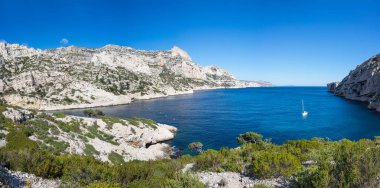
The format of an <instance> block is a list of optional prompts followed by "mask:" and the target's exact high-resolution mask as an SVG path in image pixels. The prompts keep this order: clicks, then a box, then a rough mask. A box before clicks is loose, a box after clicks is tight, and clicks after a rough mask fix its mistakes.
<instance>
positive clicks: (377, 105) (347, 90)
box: [327, 54, 380, 112]
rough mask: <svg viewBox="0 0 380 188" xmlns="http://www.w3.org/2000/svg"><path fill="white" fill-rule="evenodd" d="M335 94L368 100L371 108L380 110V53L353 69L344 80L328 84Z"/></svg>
mask: <svg viewBox="0 0 380 188" xmlns="http://www.w3.org/2000/svg"><path fill="white" fill-rule="evenodd" d="M327 87H328V90H329V91H330V92H332V93H334V94H335V95H338V96H342V97H345V98H347V99H352V100H358V101H363V102H368V103H369V105H368V107H369V108H370V109H375V110H377V111H379V112H380V54H378V55H376V56H373V57H371V58H370V59H368V60H367V61H365V62H364V63H363V64H361V65H359V66H357V67H356V69H355V70H352V71H351V72H350V73H349V74H348V75H347V76H346V77H345V78H344V79H343V80H342V81H340V82H333V83H329V84H328V85H327Z"/></svg>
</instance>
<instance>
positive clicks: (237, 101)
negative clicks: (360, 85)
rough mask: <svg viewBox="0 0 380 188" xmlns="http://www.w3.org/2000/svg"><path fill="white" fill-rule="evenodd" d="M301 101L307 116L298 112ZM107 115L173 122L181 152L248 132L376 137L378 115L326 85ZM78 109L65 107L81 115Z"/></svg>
mask: <svg viewBox="0 0 380 188" xmlns="http://www.w3.org/2000/svg"><path fill="white" fill-rule="evenodd" d="M302 99H303V100H304V103H305V108H306V111H308V112H309V116H308V117H307V118H303V117H302V115H301V100H302ZM99 109H101V110H103V111H104V112H105V113H106V115H108V116H115V117H123V118H130V117H146V118H151V119H153V120H155V121H157V122H160V123H165V124H169V125H173V126H176V127H177V128H178V129H179V131H178V133H177V135H176V137H175V139H174V140H172V141H170V144H172V145H173V146H176V147H177V148H179V149H180V150H183V151H184V152H185V153H186V152H187V150H186V148H187V145H188V144H189V143H190V142H194V141H200V142H202V143H203V144H204V146H205V148H206V149H208V148H213V149H219V148H221V147H236V146H238V144H237V142H236V137H237V136H238V135H239V134H241V133H245V132H247V131H254V132H258V133H260V134H262V135H264V137H265V138H272V141H273V142H275V143H283V142H284V141H286V140H289V139H308V138H312V137H328V138H330V139H332V140H338V139H342V138H348V139H352V140H358V139H360V138H373V136H375V135H380V114H378V113H376V112H374V111H369V110H368V109H367V108H366V105H365V104H363V103H360V102H355V101H349V100H346V99H343V98H340V97H336V96H334V95H332V94H330V93H328V92H327V89H326V87H265V88H246V89H219V90H207V91H196V92H194V93H193V94H187V95H179V96H171V97H166V98H159V99H151V100H141V101H136V102H133V103H131V104H128V105H120V106H111V107H101V108H99ZM82 111H83V109H74V110H65V111H62V112H64V113H66V114H72V115H80V116H83V113H82Z"/></svg>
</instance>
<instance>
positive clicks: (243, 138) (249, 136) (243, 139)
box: [237, 132, 263, 144]
mask: <svg viewBox="0 0 380 188" xmlns="http://www.w3.org/2000/svg"><path fill="white" fill-rule="evenodd" d="M237 141H238V142H239V143H240V144H244V143H252V144H259V143H261V142H262V141H263V136H262V135H261V134H258V133H254V132H247V133H244V134H241V135H239V137H238V138H237Z"/></svg>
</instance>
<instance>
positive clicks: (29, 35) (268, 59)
mask: <svg viewBox="0 0 380 188" xmlns="http://www.w3.org/2000/svg"><path fill="white" fill-rule="evenodd" d="M379 10H380V1H376V0H356V1H350V0H345V1H343V0H335V1H333V0H314V1H307V0H303V1H301V0H287V1H284V0H251V1H248V0H247V1H243V0H241V1H238V0H234V1H232V0H231V1H223V0H218V1H216V0H215V1H206V0H203V1H202V0H188V1H181V0H171V1H169V0H163V1H159V0H151V1H148V0H135V1H112V0H108V1H107V0H103V1H96V0H91V1H90V0H88V1H80V0H77V1H70V0H65V1H63V0H62V1H55V0H46V1H38V0H36V1H32V0H23V1H21V0H0V40H5V41H7V42H9V43H20V44H26V45H28V46H30V47H34V48H42V49H46V48H55V47H59V46H64V45H66V46H67V45H75V46H81V47H101V46H104V45H106V44H118V45H123V46H131V47H133V48H137V49H146V50H158V49H170V48H171V47H172V46H174V45H177V46H179V47H181V48H183V49H184V50H186V51H187V52H188V53H189V54H190V55H191V57H192V58H193V60H194V61H196V62H197V63H198V64H200V65H217V66H220V67H223V68H226V69H228V70H229V71H231V72H232V73H233V74H234V75H236V77H237V78H239V79H244V80H266V81H271V82H273V83H274V84H277V85H325V84H326V83H327V82H330V81H335V80H340V79H342V78H343V77H344V76H345V75H346V74H347V73H348V72H349V71H350V70H351V69H354V68H355V67H356V65H358V64H360V63H362V62H363V61H364V60H366V59H368V58H369V57H371V56H373V55H375V54H377V53H380V11H379ZM63 38H65V39H67V41H66V42H68V43H67V44H63V43H62V42H60V41H61V40H62V39H63Z"/></svg>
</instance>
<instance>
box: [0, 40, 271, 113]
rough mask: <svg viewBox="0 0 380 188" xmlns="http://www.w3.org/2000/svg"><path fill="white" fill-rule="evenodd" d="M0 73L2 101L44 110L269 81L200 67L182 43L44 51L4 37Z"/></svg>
mask: <svg viewBox="0 0 380 188" xmlns="http://www.w3.org/2000/svg"><path fill="white" fill-rule="evenodd" d="M0 72H1V74H0V94H1V98H2V99H3V100H6V101H7V102H8V103H10V104H12V105H16V106H23V107H27V108H34V109H45V110H52V109H64V108H85V107H93V106H105V105H116V104H125V103H129V102H131V101H132V100H134V99H148V98H154V97H162V96H167V95H176V94H183V93H191V92H192V91H193V90H196V89H213V88H225V87H227V88H229V87H258V86H263V85H270V84H269V83H266V82H254V81H240V80H236V79H235V78H234V76H233V75H232V74H230V73H229V72H228V71H226V70H224V69H221V68H219V67H215V66H206V67H201V66H199V65H198V64H196V63H195V62H194V61H192V59H191V57H190V56H189V54H188V53H187V52H185V51H184V50H182V49H180V48H179V47H173V48H172V49H171V50H159V51H145V50H136V49H133V48H130V47H123V46H117V45H106V46H104V47H102V48H79V47H75V46H69V47H61V48H56V49H49V50H40V49H33V48H28V47H26V46H23V45H18V44H8V43H4V42H1V43H0Z"/></svg>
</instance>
